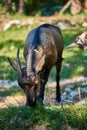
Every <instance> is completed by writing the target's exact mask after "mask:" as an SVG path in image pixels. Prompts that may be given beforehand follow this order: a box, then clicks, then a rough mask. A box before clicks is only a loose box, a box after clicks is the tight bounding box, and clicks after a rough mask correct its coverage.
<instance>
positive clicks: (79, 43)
mask: <svg viewBox="0 0 87 130" xmlns="http://www.w3.org/2000/svg"><path fill="white" fill-rule="evenodd" d="M73 47H78V48H81V49H82V50H84V51H87V31H86V32H84V33H82V34H81V35H79V36H78V37H77V38H76V39H75V41H74V43H72V44H71V45H69V46H68V47H67V49H71V48H73Z"/></svg>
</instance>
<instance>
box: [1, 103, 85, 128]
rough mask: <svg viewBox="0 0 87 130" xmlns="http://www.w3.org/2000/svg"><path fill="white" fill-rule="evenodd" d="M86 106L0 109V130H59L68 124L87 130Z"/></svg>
mask: <svg viewBox="0 0 87 130" xmlns="http://www.w3.org/2000/svg"><path fill="white" fill-rule="evenodd" d="M86 109H87V105H86V104H84V105H83V106H77V105H72V106H65V107H64V108H63V109H62V108H61V107H57V106H51V107H44V106H41V105H40V104H38V105H37V106H36V108H29V107H10V108H5V109H0V128H1V129H2V130H3V129H9V130H14V129H17V130H30V129H31V128H32V129H34V128H35V127H36V126H45V127H46V130H60V129H59V128H60V126H61V125H63V124H68V125H69V126H71V127H72V128H78V130H87V110H86Z"/></svg>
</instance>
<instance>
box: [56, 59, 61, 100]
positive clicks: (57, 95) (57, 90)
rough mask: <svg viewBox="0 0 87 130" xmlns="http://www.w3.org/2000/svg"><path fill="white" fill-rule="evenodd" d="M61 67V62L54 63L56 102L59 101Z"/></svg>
mask: <svg viewBox="0 0 87 130" xmlns="http://www.w3.org/2000/svg"><path fill="white" fill-rule="evenodd" d="M61 66H62V60H61V61H59V62H58V63H56V82H57V85H56V101H58V102H60V101H61V94H60V85H59V81H60V70H61Z"/></svg>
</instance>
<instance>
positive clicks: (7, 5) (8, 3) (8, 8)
mask: <svg viewBox="0 0 87 130" xmlns="http://www.w3.org/2000/svg"><path fill="white" fill-rule="evenodd" d="M6 12H8V13H10V12H11V0H6Z"/></svg>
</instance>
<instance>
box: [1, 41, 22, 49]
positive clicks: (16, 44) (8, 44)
mask: <svg viewBox="0 0 87 130" xmlns="http://www.w3.org/2000/svg"><path fill="white" fill-rule="evenodd" d="M12 46H13V47H15V48H23V47H24V41H23V40H16V39H8V40H3V41H1V42H0V50H2V49H4V48H6V49H7V51H9V50H11V47H12Z"/></svg>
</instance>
